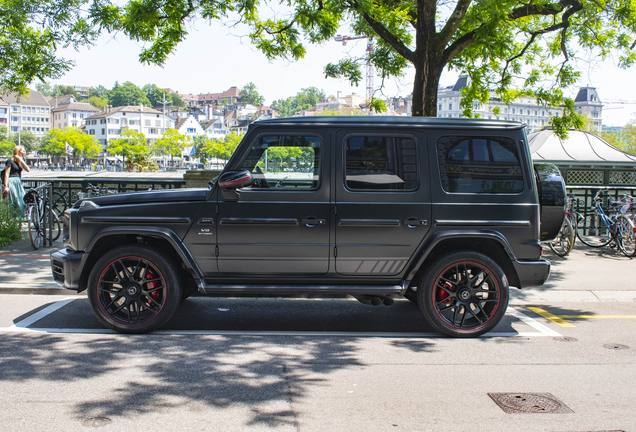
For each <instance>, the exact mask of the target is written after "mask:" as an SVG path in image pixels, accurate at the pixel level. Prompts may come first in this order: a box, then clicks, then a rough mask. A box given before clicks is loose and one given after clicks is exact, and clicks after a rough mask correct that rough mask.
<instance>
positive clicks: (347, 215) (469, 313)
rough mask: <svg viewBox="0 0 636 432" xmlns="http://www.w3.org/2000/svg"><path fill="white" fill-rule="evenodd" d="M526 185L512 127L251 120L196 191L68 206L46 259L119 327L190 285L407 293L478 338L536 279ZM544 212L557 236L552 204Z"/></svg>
mask: <svg viewBox="0 0 636 432" xmlns="http://www.w3.org/2000/svg"><path fill="white" fill-rule="evenodd" d="M557 172H558V171H557ZM553 180H554V179H553ZM559 182H560V183H559ZM553 183H554V181H553ZM557 184H558V185H559V186H560V187H561V188H562V186H563V185H562V180H561V179H560V178H558V179H557ZM539 189H540V188H539V183H538V182H537V178H536V177H535V173H534V172H533V166H532V160H531V158H530V153H529V150H528V146H527V139H526V134H525V130H524V126H523V125H522V124H519V123H514V122H502V121H490V120H466V119H441V118H408V117H298V118H283V119H275V120H265V121H259V122H256V123H254V124H252V125H251V126H250V128H249V130H248V132H247V134H246V135H245V137H244V138H243V140H242V142H241V144H240V145H239V147H238V149H237V150H236V152H235V153H234V155H233V156H232V158H231V160H230V161H229V163H228V164H227V167H226V168H225V170H224V171H223V173H222V174H221V175H220V176H219V177H218V178H216V179H215V180H213V181H211V182H210V187H209V188H208V189H181V190H164V191H149V192H135V193H126V194H119V195H110V196H101V197H94V198H89V199H86V200H82V201H78V202H77V203H75V205H74V206H73V208H72V209H69V210H67V211H66V214H65V216H64V223H65V231H64V239H65V240H64V241H65V243H64V244H65V246H66V247H65V248H64V249H61V250H59V251H57V252H54V253H52V254H51V265H52V268H53V276H54V278H55V280H56V281H57V282H58V283H59V284H61V285H63V286H65V287H66V288H69V289H73V290H77V291H82V290H85V289H88V298H89V299H90V303H91V305H92V308H93V310H94V312H95V314H96V316H97V317H98V318H99V320H100V321H101V322H102V323H103V324H104V325H106V326H108V327H110V328H111V329H114V330H116V331H119V332H123V333H142V332H147V331H151V330H153V329H156V328H158V327H160V326H162V325H163V324H165V323H166V322H167V321H168V320H169V319H170V318H171V317H172V315H173V314H174V313H175V311H176V310H177V307H178V306H179V303H180V301H181V300H182V299H184V298H186V297H188V296H189V295H191V294H193V293H195V292H197V291H198V292H199V293H200V294H206V295H212V296H279V297H287V296H298V297H307V296H322V297H341V296H345V295H350V296H353V297H355V298H356V299H358V300H360V301H361V302H363V303H367V304H372V305H379V304H385V305H390V304H392V303H393V301H394V299H396V298H402V297H406V298H407V299H409V300H411V301H413V302H416V303H417V304H418V305H419V307H420V309H421V311H422V313H423V314H424V316H425V317H426V319H427V321H428V322H429V323H430V324H431V325H432V326H433V327H434V328H435V329H437V330H438V331H440V332H442V333H444V334H447V335H452V336H460V337H471V336H478V335H480V334H483V333H485V332H487V331H489V330H491V329H492V328H493V327H494V326H495V325H496V324H497V323H498V322H499V321H500V320H501V318H502V317H503V316H504V313H505V311H506V307H507V305H508V291H509V286H514V287H518V288H522V287H532V286H538V285H541V284H543V283H544V282H545V281H546V280H547V278H548V275H549V270H550V264H549V263H548V262H547V261H545V260H543V259H541V245H540V243H539V240H540V229H541V231H544V232H546V230H547V229H548V228H549V227H541V228H540V220H539V219H540V212H541V211H543V210H544V209H543V208H540V200H539V193H540V190H539ZM557 189H558V187H557ZM553 201H554V200H552V201H551V203H552V204H555V203H554V202H553ZM552 207H554V208H556V211H554V208H553V209H551V210H552V215H553V216H554V214H556V215H557V216H555V217H553V219H555V220H556V221H557V222H558V226H556V230H555V229H554V228H550V229H552V230H555V231H558V229H559V227H560V225H561V222H560V220H558V219H559V216H558V213H559V211H561V212H562V210H563V203H562V202H561V203H556V204H555V205H553V206H552ZM559 207H560V210H559ZM561 220H562V215H561ZM557 222H554V223H553V224H556V223H557ZM548 236H549V235H548Z"/></svg>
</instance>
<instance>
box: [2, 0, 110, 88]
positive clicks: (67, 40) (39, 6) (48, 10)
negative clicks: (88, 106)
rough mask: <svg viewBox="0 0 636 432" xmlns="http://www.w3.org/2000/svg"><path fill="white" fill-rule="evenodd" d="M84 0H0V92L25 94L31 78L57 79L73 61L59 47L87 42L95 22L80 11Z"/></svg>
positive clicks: (92, 36)
mask: <svg viewBox="0 0 636 432" xmlns="http://www.w3.org/2000/svg"><path fill="white" fill-rule="evenodd" d="M86 3H88V0H63V1H60V0H37V1H24V0H0V93H3V94H7V93H13V92H16V93H18V94H21V95H22V96H25V95H27V94H28V86H29V85H31V84H32V83H33V82H34V81H35V80H39V81H42V82H44V81H45V80H46V79H49V78H53V79H57V78H60V77H61V76H62V75H64V73H65V72H67V71H68V70H70V69H71V68H72V66H73V63H72V62H71V61H69V60H66V59H64V58H60V57H58V55H57V49H58V48H61V47H73V48H77V47H79V46H82V45H88V44H91V43H92V42H93V41H94V40H95V39H96V38H97V36H98V35H99V31H98V27H97V22H96V21H95V20H94V19H92V18H90V17H89V16H87V15H86V14H85V13H84V12H83V8H82V6H83V5H84V4H86Z"/></svg>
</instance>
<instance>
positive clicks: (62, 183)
mask: <svg viewBox="0 0 636 432" xmlns="http://www.w3.org/2000/svg"><path fill="white" fill-rule="evenodd" d="M47 183H51V185H52V192H51V194H52V196H53V197H55V198H57V197H59V196H60V195H61V196H63V197H64V200H65V201H66V206H67V207H71V206H72V205H73V204H74V203H75V202H77V201H78V200H79V195H78V194H79V193H84V192H86V191H87V189H89V188H91V187H92V186H97V187H99V188H107V189H109V190H111V191H116V192H117V193H124V192H136V191H144V190H151V189H152V190H156V189H179V188H183V187H185V184H186V182H185V180H183V179H158V178H147V179H139V178H135V179H130V178H128V179H127V178H119V179H118V178H101V179H100V178H95V177H91V178H87V179H55V180H54V179H50V178H47V179H37V178H29V179H23V180H22V184H23V186H24V188H25V189H30V188H34V187H38V186H40V185H43V184H47ZM55 198H54V200H55V201H56V200H57V199H55Z"/></svg>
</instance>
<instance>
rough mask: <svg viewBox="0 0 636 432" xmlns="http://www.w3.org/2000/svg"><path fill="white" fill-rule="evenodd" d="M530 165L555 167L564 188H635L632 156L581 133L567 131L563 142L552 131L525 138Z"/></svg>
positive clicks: (595, 137) (588, 134)
mask: <svg viewBox="0 0 636 432" xmlns="http://www.w3.org/2000/svg"><path fill="white" fill-rule="evenodd" d="M528 144H529V146H530V151H531V152H532V159H533V160H534V162H549V163H553V164H555V165H557V166H558V167H559V169H560V170H561V173H562V174H563V177H564V178H565V181H566V183H567V184H568V185H585V186H617V187H625V186H629V187H633V186H636V156H634V155H631V154H629V153H626V152H624V151H622V150H620V149H618V148H616V147H614V146H613V145H611V144H610V143H608V142H607V141H605V140H603V139H602V138H600V137H598V136H596V135H594V134H592V133H589V132H583V131H569V132H568V137H567V139H565V140H563V139H561V138H559V137H558V136H557V135H556V134H555V133H554V131H552V130H542V131H539V132H534V133H531V134H529V135H528Z"/></svg>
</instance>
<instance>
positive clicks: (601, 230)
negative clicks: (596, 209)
mask: <svg viewBox="0 0 636 432" xmlns="http://www.w3.org/2000/svg"><path fill="white" fill-rule="evenodd" d="M576 236H577V237H578V238H579V240H581V242H583V244H585V245H587V246H590V247H603V246H607V245H608V244H609V243H610V242H611V241H612V240H613V237H612V231H611V230H610V229H609V227H608V226H607V225H606V224H605V220H604V219H603V218H602V217H601V216H599V215H598V214H596V213H590V214H588V215H587V216H585V217H583V216H581V218H580V219H579V220H578V221H577V224H576Z"/></svg>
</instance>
